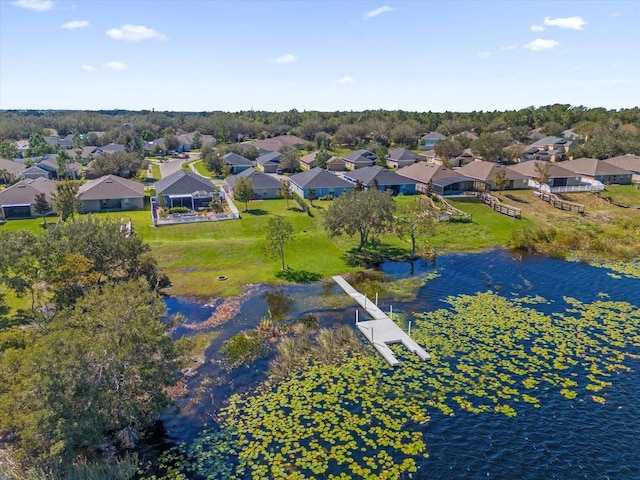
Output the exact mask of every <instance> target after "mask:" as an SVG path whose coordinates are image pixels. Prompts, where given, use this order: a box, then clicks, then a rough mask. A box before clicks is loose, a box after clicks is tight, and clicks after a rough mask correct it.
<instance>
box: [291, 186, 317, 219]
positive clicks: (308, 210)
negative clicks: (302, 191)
mask: <svg viewBox="0 0 640 480" xmlns="http://www.w3.org/2000/svg"><path fill="white" fill-rule="evenodd" d="M292 197H293V200H294V201H295V202H296V203H297V204H298V205H299V206H300V208H301V209H302V211H303V212H304V213H306V214H307V215H309V216H310V217H313V214H312V213H311V206H310V205H309V203H308V202H307V201H306V200H305V199H304V198H302V197H301V196H300V195H298V194H297V193H295V192H293V194H292Z"/></svg>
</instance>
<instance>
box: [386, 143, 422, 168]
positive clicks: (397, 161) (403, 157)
mask: <svg viewBox="0 0 640 480" xmlns="http://www.w3.org/2000/svg"><path fill="white" fill-rule="evenodd" d="M420 160H421V157H420V155H417V154H415V153H413V152H412V151H411V150H407V149H406V148H394V149H393V150H390V151H389V153H387V166H388V167H389V168H402V167H406V166H407V165H411V164H412V163H416V162H419V161H420Z"/></svg>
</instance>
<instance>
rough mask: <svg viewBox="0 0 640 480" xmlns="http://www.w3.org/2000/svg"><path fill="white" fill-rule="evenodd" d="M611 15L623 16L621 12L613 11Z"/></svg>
mask: <svg viewBox="0 0 640 480" xmlns="http://www.w3.org/2000/svg"><path fill="white" fill-rule="evenodd" d="M611 16H612V17H621V16H622V14H621V13H620V12H613V13H612V14H611Z"/></svg>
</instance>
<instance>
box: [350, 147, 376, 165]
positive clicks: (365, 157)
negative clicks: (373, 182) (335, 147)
mask: <svg viewBox="0 0 640 480" xmlns="http://www.w3.org/2000/svg"><path fill="white" fill-rule="evenodd" d="M342 158H343V159H344V160H346V161H347V162H349V163H362V164H368V165H371V164H373V163H375V161H376V160H377V159H378V157H376V154H375V153H373V152H370V151H369V150H365V149H360V150H356V151H355V152H351V153H348V154H347V155H344V156H343V157H342Z"/></svg>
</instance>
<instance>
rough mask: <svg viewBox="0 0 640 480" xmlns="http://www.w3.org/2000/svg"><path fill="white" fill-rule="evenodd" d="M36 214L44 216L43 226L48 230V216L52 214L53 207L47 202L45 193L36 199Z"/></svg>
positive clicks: (37, 195)
mask: <svg viewBox="0 0 640 480" xmlns="http://www.w3.org/2000/svg"><path fill="white" fill-rule="evenodd" d="M33 210H34V212H36V214H38V215H42V225H43V226H44V228H47V217H46V215H47V214H48V213H49V212H51V205H49V202H48V201H47V196H46V195H45V194H44V193H38V194H36V197H35V204H34V206H33Z"/></svg>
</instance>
